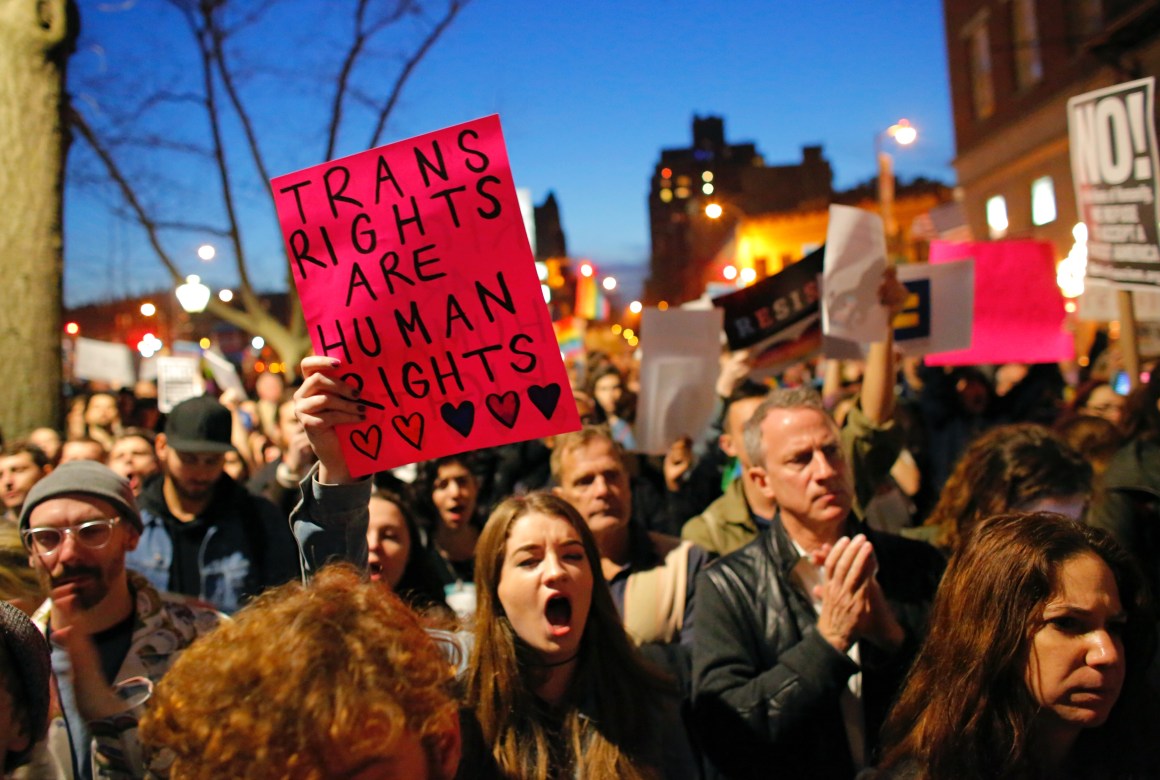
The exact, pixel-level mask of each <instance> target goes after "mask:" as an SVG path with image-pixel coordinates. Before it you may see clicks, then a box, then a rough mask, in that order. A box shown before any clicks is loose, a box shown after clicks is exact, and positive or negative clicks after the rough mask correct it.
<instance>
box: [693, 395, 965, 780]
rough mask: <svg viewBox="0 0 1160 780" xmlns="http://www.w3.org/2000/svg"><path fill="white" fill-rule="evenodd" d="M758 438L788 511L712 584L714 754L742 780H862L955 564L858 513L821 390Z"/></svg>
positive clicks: (708, 715)
mask: <svg viewBox="0 0 1160 780" xmlns="http://www.w3.org/2000/svg"><path fill="white" fill-rule="evenodd" d="M751 432H752V433H751ZM754 440H756V443H757V444H758V445H759V446H757V447H754V448H751V452H750V457H751V459H752V460H753V462H754V463H755V464H761V465H760V466H756V465H755V466H754V467H753V468H754V472H755V475H756V479H757V482H758V484H759V486H760V487H761V489H762V490H763V491H764V492H765V494H766V496H767V498H768V499H769V500H771V501H773V502H776V505H777V512H776V513H775V515H774V517H773V518H772V522H771V524H770V527H769V529H767V530H766V531H764V532H763V533H762V534H761V535H760V536H758V537H757V539H755V540H754V541H753V542H751V543H749V544H748V545H746V546H745V547H743V548H741V549H740V550H738V551H736V552H734V553H733V554H731V555H729V556H726V557H725V558H723V559H721V560H720V561H718V562H717V563H716V564H714V565H713V566H711V567H709V568H708V569H706V570H705V571H704V572H703V573H702V575H701V576H700V577H699V578H698V583H697V604H696V623H697V635H696V640H695V642H694V645H693V710H694V716H695V720H696V725H697V728H698V732H699V734H700V744H701V745H702V746H703V747H704V750H705V752H706V754H707V755H708V757H709V758H710V760H711V761H712V762H713V764H714V765H715V767H716V768H717V769H718V770H720V771H722V772H724V773H725V774H726V775H728V776H730V777H734V776H736V777H766V776H768V775H769V774H771V773H777V774H779V775H784V776H785V777H810V778H849V777H852V776H853V775H854V773H855V771H856V770H857V769H858V768H861V767H866V766H869V765H871V764H872V762H873V760H874V757H875V751H876V748H877V746H878V740H877V736H878V729H879V726H880V724H881V723H882V721H883V719H884V718H885V715H886V711H887V708H888V707H889V705H890V703H891V701H892V700H893V697H894V694H895V692H896V691H897V690H898V688H899V687H900V685H901V683H902V679H903V676H904V675H905V671H906V667H907V664H908V663H909V661H910V659H911V658H912V656H913V652H914V650H915V649H916V648H917V647H918V644H919V642H920V641H921V639H922V636H923V631H924V625H925V617H926V613H927V610H928V608H929V605H930V602H931V600H932V599H933V596H934V592H935V588H936V586H937V584H938V579H939V576H940V575H941V572H942V568H943V562H942V560H941V558H940V556H939V555H938V553H937V552H936V551H935V550H933V549H931V548H930V547H929V546H927V545H925V544H922V543H920V542H914V541H910V540H907V539H902V538H899V537H897V536H894V535H891V534H880V533H878V532H875V531H873V530H870V529H868V528H866V527H865V526H864V524H863V523H862V522H861V520H860V518H859V517H858V515H857V514H856V513H855V512H853V511H852V506H853V492H854V491H853V481H852V478H851V475H850V465H849V463H848V462H847V460H846V458H845V456H844V454H843V451H842V447H841V442H840V434H839V431H838V428H837V425H836V424H835V423H834V421H833V420H832V419H831V418H830V417H829V415H828V414H827V413H826V411H825V408H824V407H823V405H822V400H821V398H820V397H819V396H818V394H817V393H816V392H814V391H813V390H811V389H805V388H802V389H791V390H776V391H774V392H773V393H771V394H770V396H769V397H768V398H767V399H766V400H765V401H763V402H762V404H761V406H759V407H758V409H757V411H756V412H755V413H754V415H753V416H752V417H751V418H750V420H749V422H748V423H747V424H746V441H747V442H750V441H754Z"/></svg>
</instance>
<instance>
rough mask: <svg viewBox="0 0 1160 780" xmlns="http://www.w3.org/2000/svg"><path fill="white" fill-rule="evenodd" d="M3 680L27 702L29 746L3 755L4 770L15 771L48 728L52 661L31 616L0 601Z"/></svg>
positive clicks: (25, 728)
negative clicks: (30, 618) (13, 687)
mask: <svg viewBox="0 0 1160 780" xmlns="http://www.w3.org/2000/svg"><path fill="white" fill-rule="evenodd" d="M0 642H2V643H3V646H2V647H0V663H3V664H4V665H5V668H4V669H3V670H0V681H2V683H3V685H4V686H5V687H9V686H15V687H17V690H11V689H9V694H10V695H11V696H12V698H13V699H14V700H16V701H20V702H22V703H23V705H24V706H23V710H24V723H23V724H21V725H22V726H23V732H24V733H25V734H26V735H27V736H28V739H29V743H28V747H27V748H25V749H24V750H20V751H16V752H10V753H9V754H8V755H7V757H6V758H5V757H3V756H0V762H3V766H4V771H5V772H7V771H11V770H12V769H15V768H16V767H18V766H20V765H21V764H22V763H24V760H25V759H26V758H27V757H28V754H29V753H31V752H32V748H33V747H34V746H35V745H36V743H37V742H40V741H41V740H42V739H44V734H45V732H46V731H47V730H48V702H49V677H50V675H51V674H52V664H51V662H50V660H49V653H48V642H47V641H45V639H44V635H43V634H41V633H40V630H39V629H37V627H36V626H35V625H33V623H32V621H31V620H29V619H28V616H27V615H25V614H24V613H23V612H21V611H20V610H19V609H17V608H16V607H14V606H12V605H11V604H9V603H8V602H6V601H0Z"/></svg>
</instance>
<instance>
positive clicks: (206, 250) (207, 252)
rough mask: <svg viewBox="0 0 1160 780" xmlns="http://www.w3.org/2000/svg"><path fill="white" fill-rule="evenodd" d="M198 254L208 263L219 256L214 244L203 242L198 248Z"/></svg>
mask: <svg viewBox="0 0 1160 780" xmlns="http://www.w3.org/2000/svg"><path fill="white" fill-rule="evenodd" d="M197 256H198V257H200V258H201V259H202V260H203V261H204V262H206V263H208V262H209V261H210V260H213V259H214V257H216V256H217V250H216V249H214V248H213V245H212V244H202V245H201V246H199V247H198V248H197Z"/></svg>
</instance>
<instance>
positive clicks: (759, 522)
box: [681, 383, 776, 556]
mask: <svg viewBox="0 0 1160 780" xmlns="http://www.w3.org/2000/svg"><path fill="white" fill-rule="evenodd" d="M768 392H769V388H768V387H766V386H764V385H761V384H757V383H743V384H741V386H740V387H739V388H738V390H736V391H734V393H733V394H732V395H731V396H730V397H729V398H728V399H726V402H725V413H724V419H725V425H724V430H723V431H722V433H721V435H720V437H719V440H718V446H719V447H720V449H721V452H723V453H724V454H725V455H727V456H728V457H730V458H735V459H736V461H737V464H738V467H739V472H738V473H737V474H736V475H735V476H733V477H732V478H731V479H729V482H728V485H727V487H726V488H725V490H724V493H723V494H722V496H721V497H720V498H718V499H717V500H715V501H714V502H713V503H712V504H710V505H709V506H708V507H706V509H705V511H704V512H702V513H701V514H699V515H697V516H696V517H694V518H692V519H691V520H689V521H688V522H687V523H685V525H684V526H683V527H682V528H681V538H682V539H687V540H688V541H690V542H693V543H694V544H698V545H700V546H701V547H703V548H704V549H705V550H706V551H707V552H709V553H711V554H712V555H714V556H720V555H728V554H729V553H731V552H733V551H734V550H736V549H738V548H741V547H744V546H745V545H747V544H749V542H751V541H753V539H754V538H756V536H757V534H758V532H759V530H760V529H761V528H766V527H768V526H769V521H770V520H769V519H770V518H771V517H773V513H774V511H775V510H776V507H775V506H774V504H773V503H772V502H771V501H769V500H767V499H766V498H765V495H764V494H763V493H762V492H761V490H760V489H759V488H758V487H757V483H756V482H754V481H753V478H752V476H751V475H750V469H751V467H752V465H753V464H752V463H750V461H749V456H748V455H747V454H746V452H745V437H744V428H745V423H746V421H748V420H749V418H750V417H751V416H752V415H753V412H754V411H756V410H757V407H758V406H760V405H761V401H762V399H763V398H765V396H766V394H767V393H768Z"/></svg>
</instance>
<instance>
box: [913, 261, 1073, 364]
mask: <svg viewBox="0 0 1160 780" xmlns="http://www.w3.org/2000/svg"><path fill="white" fill-rule="evenodd" d="M972 257H973V258H974V259H975V302H974V312H975V321H974V326H973V329H972V332H971V346H970V348H969V349H960V350H955V351H953V352H940V353H938V354H934V355H927V356H926V362H927V363H928V364H930V365H934V366H964V365H977V364H986V363H1053V362H1056V361H1059V360H1070V359H1072V358H1073V357H1074V356H1075V342H1074V340H1073V338H1072V335H1071V334H1070V333H1069V332H1067V330H1066V329H1065V328H1064V318H1065V317H1066V313H1065V312H1064V308H1063V304H1064V301H1063V294H1062V293H1060V291H1059V287H1058V286H1057V285H1056V283H1055V250H1054V248H1053V247H1052V245H1051V243H1050V242H1048V241H1032V240H1017V241H974V242H964V243H952V242H949V241H933V242H931V245H930V261H931V262H932V263H945V262H950V261H952V260H965V259H967V258H972Z"/></svg>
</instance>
